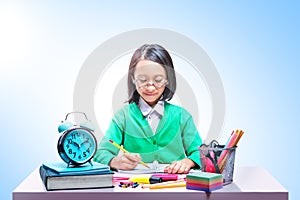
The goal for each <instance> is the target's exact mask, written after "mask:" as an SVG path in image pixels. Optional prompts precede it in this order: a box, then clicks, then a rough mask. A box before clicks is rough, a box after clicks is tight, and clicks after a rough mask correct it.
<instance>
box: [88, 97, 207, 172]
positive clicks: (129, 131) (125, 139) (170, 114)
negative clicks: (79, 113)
mask: <svg viewBox="0 0 300 200" xmlns="http://www.w3.org/2000/svg"><path fill="white" fill-rule="evenodd" d="M164 108H165V111H164V115H163V116H162V118H161V120H160V122H159V124H158V127H157V129H156V133H155V134H153V132H152V129H151V127H150V125H149V124H148V122H147V120H146V118H145V117H144V116H143V115H142V113H141V111H140V109H139V107H138V106H137V105H136V103H131V104H128V105H126V106H125V107H124V108H122V109H121V110H119V111H118V112H117V113H116V114H115V115H114V117H113V119H112V122H111V124H110V126H109V128H108V130H107V132H106V134H105V136H104V137H103V138H102V140H101V142H100V144H99V147H98V150H97V152H96V154H95V156H94V161H96V162H100V163H103V164H109V162H110V161H111V159H112V158H113V157H115V156H117V154H118V152H119V149H118V148H117V147H115V146H114V145H112V144H111V143H110V142H109V141H108V140H113V141H114V142H116V143H117V144H119V145H123V147H124V148H125V149H126V150H128V151H129V152H131V153H139V154H140V155H141V157H142V160H143V161H144V162H153V161H154V160H157V161H158V162H159V163H172V162H173V161H175V160H181V159H183V158H185V157H188V158H190V159H191V160H193V161H194V162H195V163H196V168H199V167H200V166H201V165H200V155H199V151H198V147H199V146H200V145H201V144H202V140H201V138H200V136H199V133H198V131H197V128H196V127H195V124H194V121H193V118H192V116H191V115H190V113H188V112H187V111H186V110H185V109H183V108H181V107H179V106H176V105H173V104H170V103H168V102H165V104H164Z"/></svg>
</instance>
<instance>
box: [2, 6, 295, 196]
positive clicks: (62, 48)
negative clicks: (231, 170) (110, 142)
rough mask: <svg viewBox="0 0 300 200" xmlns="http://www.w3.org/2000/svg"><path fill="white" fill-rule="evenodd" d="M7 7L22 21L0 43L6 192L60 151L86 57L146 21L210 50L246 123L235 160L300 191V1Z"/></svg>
mask: <svg viewBox="0 0 300 200" xmlns="http://www.w3.org/2000/svg"><path fill="white" fill-rule="evenodd" d="M0 8H1V9H0V16H1V12H2V11H3V10H9V12H10V13H13V15H15V17H16V18H14V20H13V21H12V22H11V24H12V26H17V27H14V28H11V27H10V26H8V25H5V26H3V25H0V32H1V33H0V36H1V37H2V38H1V40H0V41H2V42H4V41H7V40H8V41H10V42H11V41H18V42H17V43H13V44H12V45H14V46H12V47H13V48H12V49H8V46H7V45H6V46H5V45H1V44H0V50H1V51H0V52H5V54H4V56H3V54H2V55H0V91H1V98H0V110H1V116H0V119H1V124H2V128H1V131H0V133H1V160H2V162H1V165H0V167H1V168H0V169H1V172H2V173H1V175H0V182H1V187H0V191H1V192H0V194H1V195H0V199H2V200H8V199H11V198H12V196H11V194H12V191H13V190H14V189H15V188H16V187H17V186H18V185H19V184H20V183H21V182H22V181H23V180H24V179H25V178H26V177H27V176H28V175H29V174H30V173H31V172H32V171H33V170H34V169H36V168H37V167H38V166H39V165H40V164H41V163H42V162H44V161H45V160H47V161H48V160H55V159H57V153H56V142H57V139H58V137H59V135H58V133H57V125H58V124H59V122H60V120H62V119H63V118H62V117H64V116H65V114H66V113H67V112H69V111H70V110H71V109H72V104H73V99H72V98H73V96H72V95H73V89H74V84H75V81H76V77H77V75H78V72H79V70H80V67H81V65H82V63H83V62H84V60H85V59H86V58H87V56H88V55H89V54H90V53H91V52H92V51H93V50H94V49H95V48H96V47H97V46H98V45H100V44H101V43H102V42H104V41H105V40H107V39H109V38H111V37H113V36H115V35H117V34H120V33H122V32H125V31H130V30H133V29H139V28H162V29H169V30H173V31H176V32H178V33H181V34H184V35H186V36H187V37H189V38H191V39H192V40H194V41H195V42H197V43H198V44H199V45H200V46H201V47H202V48H203V49H204V50H205V51H206V52H207V53H208V55H209V56H210V57H211V59H212V60H213V62H214V63H215V65H216V67H217V69H218V71H219V73H220V76H221V78H222V81H223V84H224V88H225V95H226V121H225V124H224V134H225V135H226V136H227V135H228V134H229V133H230V132H231V130H233V129H236V128H242V129H244V130H245V132H246V133H245V135H244V137H243V138H242V140H241V142H240V144H239V149H238V152H237V157H236V165H237V166H262V167H264V168H265V169H267V170H268V171H269V172H270V173H271V174H272V175H273V176H274V177H275V178H276V179H277V180H278V181H279V182H280V183H281V184H282V185H283V186H284V187H285V188H286V189H287V190H288V191H289V196H290V199H292V200H296V199H300V193H299V190H298V188H299V186H298V180H300V176H299V172H298V171H299V169H298V166H299V164H300V156H299V154H298V153H297V152H299V148H298V144H299V139H300V136H299V135H300V134H299V130H300V129H299V123H300V117H299V112H300V106H299V105H300V103H299V102H300V93H299V85H300V81H299V77H300V68H299V67H300V66H299V57H300V55H299V52H300V48H299V45H300V39H299V35H300V31H299V18H300V14H299V8H300V6H299V3H297V1H219V2H215V3H212V2H209V1H186V2H185V3H182V1H158V0H154V1H110V3H106V2H101V3H99V2H98V1H91V2H90V3H86V2H83V1H82V2H77V3H76V2H73V1H43V2H42V1H0ZM2 16H3V15H2ZM5 20H9V18H8V19H1V22H2V23H3V21H4V22H5ZM18 26H19V27H18ZM10 31H11V32H12V33H10ZM4 33H5V34H4ZM1 34H2V35H1ZM3 37H8V38H5V39H3ZM9 37H10V38H9ZM14 37H15V38H14ZM174 42H176V41H174ZM258 181H259V180H258Z"/></svg>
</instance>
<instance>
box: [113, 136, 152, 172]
mask: <svg viewBox="0 0 300 200" xmlns="http://www.w3.org/2000/svg"><path fill="white" fill-rule="evenodd" d="M109 142H110V143H112V144H113V145H114V146H116V147H118V148H119V149H120V150H122V151H123V152H125V153H129V151H127V150H126V149H124V148H123V147H121V146H120V145H118V144H117V143H115V142H114V141H112V140H109ZM140 163H141V164H142V165H144V166H145V167H148V168H149V169H150V167H149V166H148V165H147V164H146V163H144V162H143V161H141V162H140Z"/></svg>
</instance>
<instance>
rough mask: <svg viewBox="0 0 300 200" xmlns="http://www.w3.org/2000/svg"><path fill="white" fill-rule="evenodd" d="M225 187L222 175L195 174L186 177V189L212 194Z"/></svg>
mask: <svg viewBox="0 0 300 200" xmlns="http://www.w3.org/2000/svg"><path fill="white" fill-rule="evenodd" d="M222 187H223V176H222V174H216V173H209V172H195V173H190V174H187V175H186V188H187V189H192V190H201V191H205V192H211V191H213V190H217V189H220V188H222Z"/></svg>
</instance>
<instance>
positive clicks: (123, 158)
mask: <svg viewBox="0 0 300 200" xmlns="http://www.w3.org/2000/svg"><path fill="white" fill-rule="evenodd" d="M141 160H142V158H141V156H140V154H134V153H124V154H122V155H118V156H116V157H114V158H113V159H112V160H111V161H110V164H109V166H110V167H111V168H115V169H121V170H130V169H134V168H135V167H136V166H137V165H138V164H139V163H140V162H141Z"/></svg>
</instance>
